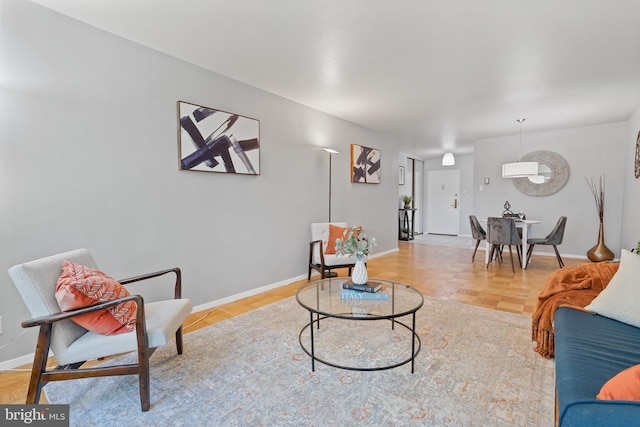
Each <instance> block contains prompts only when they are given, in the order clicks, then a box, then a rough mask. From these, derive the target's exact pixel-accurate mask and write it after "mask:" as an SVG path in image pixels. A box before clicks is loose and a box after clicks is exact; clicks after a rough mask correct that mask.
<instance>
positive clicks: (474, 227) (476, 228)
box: [469, 215, 487, 262]
mask: <svg viewBox="0 0 640 427" xmlns="http://www.w3.org/2000/svg"><path fill="white" fill-rule="evenodd" d="M469 222H470V224H471V235H472V236H473V238H474V239H475V240H476V247H475V249H474V250H473V256H472V257H471V262H473V261H475V259H476V252H477V251H478V246H479V245H480V242H481V241H483V240H486V239H487V232H486V231H484V228H482V225H481V224H480V221H478V218H476V216H475V215H469Z"/></svg>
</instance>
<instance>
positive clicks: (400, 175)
mask: <svg viewBox="0 0 640 427" xmlns="http://www.w3.org/2000/svg"><path fill="white" fill-rule="evenodd" d="M398 168H399V170H398V184H399V185H404V166H398Z"/></svg>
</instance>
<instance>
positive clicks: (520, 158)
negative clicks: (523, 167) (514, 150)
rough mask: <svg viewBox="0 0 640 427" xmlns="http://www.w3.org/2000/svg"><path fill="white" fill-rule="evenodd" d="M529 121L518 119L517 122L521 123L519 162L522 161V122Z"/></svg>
mask: <svg viewBox="0 0 640 427" xmlns="http://www.w3.org/2000/svg"><path fill="white" fill-rule="evenodd" d="M525 120H527V119H524V118H522V119H516V122H518V123H520V149H519V151H518V162H521V161H522V122H524V121H525Z"/></svg>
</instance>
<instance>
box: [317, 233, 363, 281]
mask: <svg viewBox="0 0 640 427" xmlns="http://www.w3.org/2000/svg"><path fill="white" fill-rule="evenodd" d="M316 245H319V248H318V251H319V253H320V264H316V263H314V262H313V250H314V247H315V246H316ZM337 268H348V269H349V275H351V269H352V268H353V263H351V264H339V265H326V264H325V263H324V248H323V245H322V240H314V241H312V242H309V272H308V274H307V280H311V270H312V269H313V270H316V271H317V272H318V273H320V278H321V279H325V278H327V277H332V275H333V276H335V275H336V274H335V273H331V270H334V269H337Z"/></svg>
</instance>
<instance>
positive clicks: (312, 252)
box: [307, 222, 356, 280]
mask: <svg viewBox="0 0 640 427" xmlns="http://www.w3.org/2000/svg"><path fill="white" fill-rule="evenodd" d="M329 224H331V225H334V226H336V227H342V228H347V227H348V225H347V223H346V222H332V223H328V222H317V223H312V224H311V242H310V243H309V274H308V276H307V279H309V280H311V270H316V271H317V272H319V273H320V277H321V278H322V279H324V278H325V277H332V276H336V275H337V274H336V273H334V272H332V271H331V270H334V269H337V268H348V269H349V275H350V274H351V269H352V268H353V266H354V265H355V263H356V258H355V257H349V256H338V255H336V254H333V253H326V248H327V244H328V243H329ZM339 237H342V236H339ZM332 243H335V241H334V242H332Z"/></svg>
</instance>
